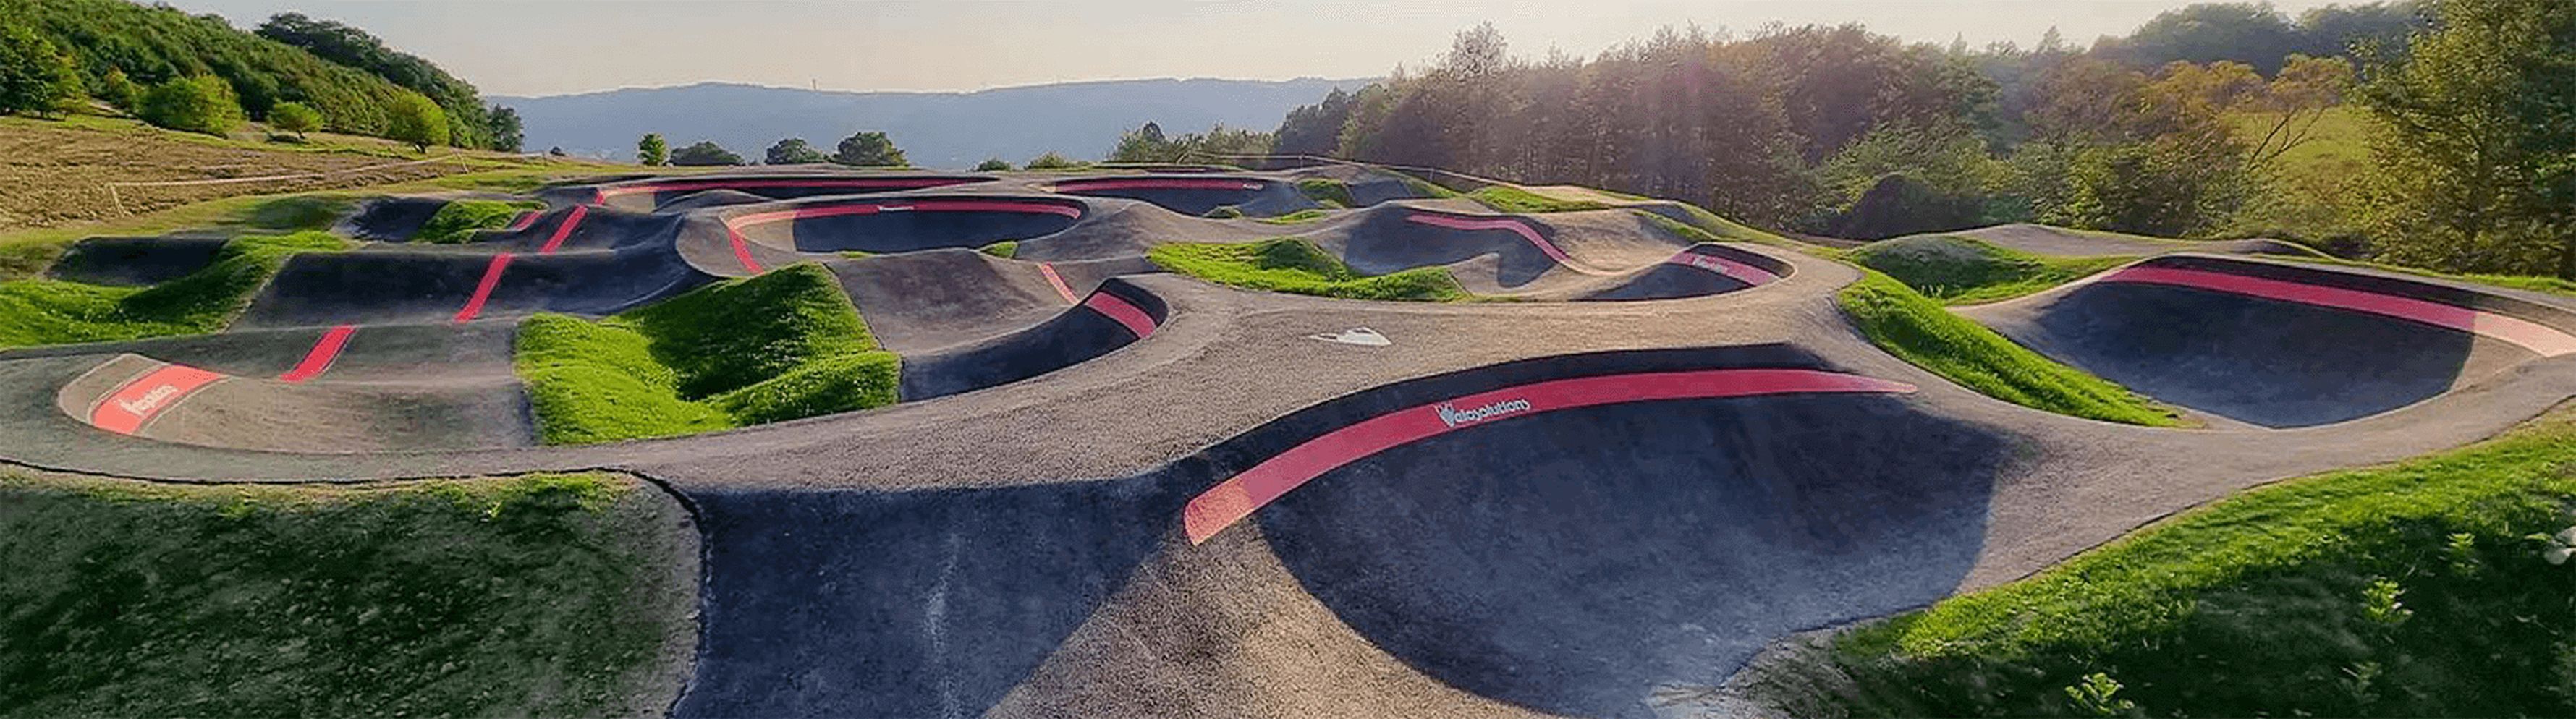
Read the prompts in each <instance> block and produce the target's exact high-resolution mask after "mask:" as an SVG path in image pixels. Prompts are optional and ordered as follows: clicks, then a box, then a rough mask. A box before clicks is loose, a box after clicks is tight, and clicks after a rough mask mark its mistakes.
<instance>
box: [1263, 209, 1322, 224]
mask: <svg viewBox="0 0 2576 719" xmlns="http://www.w3.org/2000/svg"><path fill="white" fill-rule="evenodd" d="M1332 214H1333V213H1330V212H1326V211H1323V210H1316V209H1305V210H1298V211H1296V212H1291V213H1288V214H1285V215H1280V216H1278V217H1255V218H1252V219H1253V220H1254V221H1257V222H1267V223H1270V224H1273V225H1299V224H1305V223H1308V222H1314V221H1316V220H1321V219H1324V218H1325V217H1328V216H1331V215H1332Z"/></svg>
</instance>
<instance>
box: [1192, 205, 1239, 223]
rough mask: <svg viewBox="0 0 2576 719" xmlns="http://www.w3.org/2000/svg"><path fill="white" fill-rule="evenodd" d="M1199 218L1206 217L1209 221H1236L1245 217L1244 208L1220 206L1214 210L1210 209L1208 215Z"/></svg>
mask: <svg viewBox="0 0 2576 719" xmlns="http://www.w3.org/2000/svg"><path fill="white" fill-rule="evenodd" d="M1199 216H1200V217H1205V218H1208V219H1211V220H1231V219H1235V218H1239V217H1242V216H1243V208H1240V207H1236V206H1233V205H1218V206H1216V207H1214V208H1210V209H1209V210H1208V211H1207V214H1203V215H1199Z"/></svg>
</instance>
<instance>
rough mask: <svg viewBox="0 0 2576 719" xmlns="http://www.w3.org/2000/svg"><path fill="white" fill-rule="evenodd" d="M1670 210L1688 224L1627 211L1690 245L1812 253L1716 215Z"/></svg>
mask: <svg viewBox="0 0 2576 719" xmlns="http://www.w3.org/2000/svg"><path fill="white" fill-rule="evenodd" d="M1672 206H1674V207H1679V208H1682V211H1683V214H1686V215H1689V216H1690V218H1691V222H1682V221H1680V220H1676V219H1673V218H1670V217H1665V216H1663V215H1660V214H1656V213H1653V212H1647V211H1645V210H1629V211H1630V212H1634V213H1637V215H1638V216H1639V217H1643V218H1645V219H1646V221H1647V222H1649V223H1652V224H1653V225H1655V226H1656V227H1661V228H1663V229H1664V231H1666V232H1671V233H1673V234H1675V235H1680V236H1681V237H1682V238H1683V239H1687V240H1690V241H1692V242H1750V243H1754V244H1757V245H1770V246H1773V247H1782V248H1788V249H1794V250H1800V251H1805V250H1808V249H1811V248H1810V247H1808V246H1804V245H1800V244H1798V243H1795V242H1790V241H1789V239H1788V238H1785V237H1781V236H1779V235H1774V234H1771V233H1768V232H1763V231H1761V230H1756V229H1753V228H1751V227H1746V226H1744V225H1741V224H1737V223H1736V222H1734V221H1732V220H1728V219H1726V218H1724V217H1719V216H1717V213H1714V212H1710V211H1707V210H1703V209H1700V208H1698V207H1696V206H1693V205H1689V204H1685V203H1679V202H1676V203H1673V205H1672Z"/></svg>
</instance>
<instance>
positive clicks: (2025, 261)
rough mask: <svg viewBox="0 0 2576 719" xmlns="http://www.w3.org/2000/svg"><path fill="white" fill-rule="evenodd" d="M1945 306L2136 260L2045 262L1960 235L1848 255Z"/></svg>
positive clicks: (1873, 246)
mask: <svg viewBox="0 0 2576 719" xmlns="http://www.w3.org/2000/svg"><path fill="white" fill-rule="evenodd" d="M1844 259H1847V260H1850V261H1852V262H1853V263H1855V264H1859V265H1860V266H1862V267H1867V268H1870V269H1873V270H1878V271H1880V272H1884V273H1886V274H1887V276H1889V277H1892V278H1895V279H1896V281H1898V282H1903V283H1905V285H1906V286H1907V287H1912V288H1914V291H1916V292H1920V293H1923V295H1924V296H1926V297H1930V298H1932V299H1935V300H1940V301H1941V302H1942V303H1943V304H1952V305H1967V304H1976V303H1979V302H1995V301H1999V300H2007V299H2011V298H2014V297H2020V296H2022V295H2027V294H2030V293H2033V292H2038V291H2040V290H2045V289H2048V288H2051V287H2056V286H2058V285H2061V284H2065V283H2068V282H2072V281H2075V280H2078V279H2082V278H2084V277H2086V276H2089V275H2092V274H2093V273H2096V272H2101V271H2103V270H2108V269H2111V268H2113V267H2118V266H2120V265H2123V264H2127V263H2129V262H2130V261H2132V260H2135V259H2137V258H2135V257H2042V256H2039V255H2034V254H2030V253H2027V252H2020V251H2015V250H2010V249H2005V248H2002V247H1997V246H1995V245H1994V244H1993V243H1989V242H1985V241H1982V240H1977V239H1973V238H1967V237H1959V236H1956V235H1920V236H1915V237H1902V238H1897V239H1892V240H1881V241H1878V242H1872V243H1869V244H1867V245H1863V246H1861V247H1860V248H1859V249H1856V250H1852V251H1851V252H1849V253H1846V254H1845V255H1844Z"/></svg>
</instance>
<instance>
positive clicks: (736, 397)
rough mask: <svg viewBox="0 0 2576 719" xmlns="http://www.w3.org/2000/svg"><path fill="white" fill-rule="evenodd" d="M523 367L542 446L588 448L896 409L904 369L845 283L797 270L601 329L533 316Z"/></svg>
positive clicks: (522, 347) (523, 338)
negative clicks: (873, 329) (882, 343)
mask: <svg viewBox="0 0 2576 719" xmlns="http://www.w3.org/2000/svg"><path fill="white" fill-rule="evenodd" d="M516 364H517V367H518V373H519V376H520V378H521V379H522V380H524V381H525V382H526V384H527V387H528V403H529V405H530V407H532V408H533V410H534V412H535V414H536V416H537V429H538V436H539V438H540V439H542V440H543V441H545V442H546V443H547V444H588V443H593V442H610V441H617V440H626V439H641V438H646V437H666V436H672V435H681V434H694V433H698V432H707V431H714V430H720V429H731V428H734V427H740V426H745V425H752V424H761V423H765V422H776V421H782V420H789V419H798V418H802V417H812V416H819V415H825V414H833V413H839V412H850V411H856V410H862V409H868V408H871V407H879V406H883V405H888V404H893V403H894V402H895V400H896V396H895V390H896V385H897V382H898V380H899V378H900V369H901V368H900V367H899V361H898V360H897V358H896V356H895V355H894V353H892V352H887V351H884V350H881V349H878V348H877V343H876V339H875V338H874V337H873V336H871V335H869V334H868V327H867V323H866V322H865V321H863V320H861V319H860V318H859V314H858V312H857V311H856V310H855V309H853V308H852V307H851V306H850V300H849V297H848V295H846V294H844V293H843V292H842V291H841V286H840V283H839V281H838V280H836V279H834V278H833V276H832V273H831V272H829V271H827V270H824V269H823V268H822V266H820V265H814V264H799V265H792V266H789V267H786V268H782V269H779V270H777V271H774V272H770V273H767V274H763V275H759V276H756V277H749V278H744V279H740V280H732V281H727V282H719V283H716V284H713V285H709V286H706V287H702V288H698V289H696V290H692V291H690V292H688V293H687V294H683V295H680V296H678V297H673V298H671V299H668V300H664V301H661V302H658V303H654V304H652V305H649V306H645V307H642V308H638V309H635V310H630V311H628V312H626V313H624V314H620V315H617V316H614V317H610V318H607V319H603V320H600V321H597V322H592V321H586V320H582V319H580V318H575V317H568V316H564V315H537V316H534V317H530V318H528V319H527V320H525V321H522V322H521V323H520V326H519V338H518V346H517V356H516Z"/></svg>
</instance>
